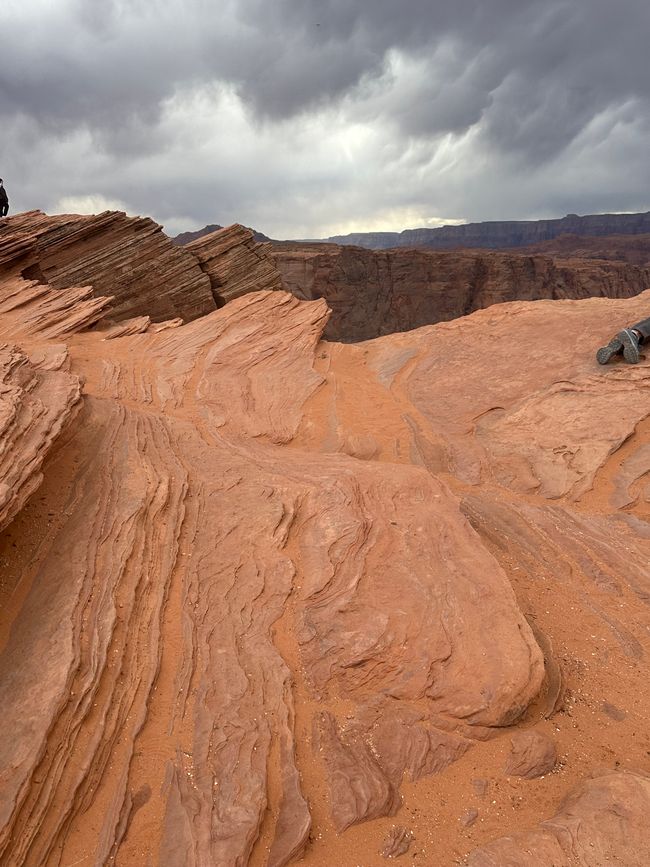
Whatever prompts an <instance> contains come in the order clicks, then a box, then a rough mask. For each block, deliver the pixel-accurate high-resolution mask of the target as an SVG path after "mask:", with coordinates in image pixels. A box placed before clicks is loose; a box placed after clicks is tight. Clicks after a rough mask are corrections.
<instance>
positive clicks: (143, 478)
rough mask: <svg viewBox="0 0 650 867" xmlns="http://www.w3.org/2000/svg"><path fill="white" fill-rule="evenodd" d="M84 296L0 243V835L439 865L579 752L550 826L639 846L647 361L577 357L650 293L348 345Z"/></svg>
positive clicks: (267, 856) (645, 647)
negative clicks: (543, 742)
mask: <svg viewBox="0 0 650 867" xmlns="http://www.w3.org/2000/svg"><path fill="white" fill-rule="evenodd" d="M249 252H250V251H249ZM11 261H14V262H15V254H14V257H13V258H12V259H11ZM253 273H255V272H253ZM29 276H30V275H28V277H29ZM251 279H253V278H252V277H251ZM32 293H36V295H35V296H34V297H32ZM39 293H44V294H39ZM75 293H78V295H76V294H75ZM59 299H60V300H61V305H60V306H58V307H57V305H56V302H57V301H58V300H59ZM90 302H92V304H95V303H99V299H97V298H94V297H88V296H87V294H86V293H85V291H82V290H76V289H74V287H70V288H68V289H67V290H65V291H64V290H61V289H59V288H56V287H54V286H51V285H49V286H45V287H44V285H43V284H34V283H33V282H32V280H31V279H26V278H25V277H24V276H23V275H21V272H20V270H18V271H16V269H15V268H14V270H13V271H11V269H9V271H7V272H5V273H3V274H0V335H2V340H3V341H5V342H6V343H7V344H8V348H7V349H6V350H2V352H0V371H4V372H3V373H2V382H3V383H4V385H3V391H2V394H0V397H2V401H3V406H4V409H3V410H2V414H3V417H4V419H5V421H3V422H2V424H1V425H0V456H1V457H2V460H0V483H2V484H3V485H4V487H3V488H2V492H3V493H2V501H1V503H0V505H1V506H2V508H3V509H4V512H2V513H0V520H4V521H5V527H4V530H3V532H2V533H0V562H2V565H3V573H2V580H1V581H0V706H1V707H2V712H3V717H2V721H3V738H2V741H1V742H0V863H2V864H7V865H12V867H14V865H15V867H18V865H26V867H51V865H68V867H70V865H74V864H84V863H89V864H101V865H104V864H116V865H124V867H127V865H128V867H132V865H136V867H140V865H142V867H144V865H163V867H166V865H169V867H177V865H190V867H192V865H193V867H198V865H207V864H218V865H220V867H221V865H223V867H229V865H232V867H243V865H252V867H257V865H263V864H268V865H285V864H290V863H294V862H296V860H297V859H298V858H299V857H301V856H302V857H303V859H304V860H303V863H304V864H305V865H307V867H309V865H312V867H325V865H327V867H331V865H332V864H337V865H339V864H340V865H342V867H352V865H356V864H364V865H368V867H376V865H378V864H385V863H386V862H385V860H384V859H383V857H382V855H381V854H380V853H381V852H382V851H385V846H386V840H387V836H388V835H389V834H390V832H391V830H392V829H394V828H395V827H396V826H399V827H403V828H406V827H407V828H408V835H409V840H410V848H409V851H408V853H407V855H406V856H403V857H404V858H405V859H407V860H408V859H410V858H411V857H413V856H415V857H416V858H417V863H423V864H426V863H441V864H448V863H453V862H454V860H456V861H458V860H460V859H462V858H465V857H467V856H468V855H469V854H470V852H471V851H472V850H478V852H475V854H474V855H472V856H471V857H473V858H474V859H476V858H480V857H491V855H489V853H490V852H491V851H492V850H491V849H490V846H497V847H498V846H501V845H502V844H501V842H497V843H491V841H499V840H500V838H502V837H504V835H506V836H512V834H513V832H514V831H520V830H521V829H523V828H526V827H535V826H536V825H538V823H539V822H540V820H541V819H543V818H544V817H545V816H549V815H553V814H554V813H557V805H558V804H559V803H560V801H561V798H562V797H563V796H564V795H565V794H566V793H567V792H568V791H571V790H574V789H576V787H577V792H578V794H577V795H576V796H575V798H574V799H573V800H570V801H569V802H568V803H569V807H565V808H562V810H561V811H560V813H559V814H558V815H559V816H560V818H559V819H557V817H556V820H557V822H559V823H560V825H562V827H565V826H566V828H567V831H566V834H565V832H564V831H563V832H562V834H565V836H566V839H567V840H569V841H571V839H572V838H571V836H570V835H573V836H574V837H577V836H579V843H577V844H576V845H579V847H580V850H579V851H581V852H582V851H583V850H584V851H585V852H590V851H593V852H595V853H597V854H598V855H599V856H600V855H602V853H609V850H608V849H607V848H606V846H610V849H611V850H612V852H614V854H615V855H616V856H617V857H618V854H619V853H620V856H621V858H622V859H623V861H622V863H625V864H627V865H632V867H635V865H638V867H641V865H645V864H647V854H648V853H647V848H648V845H649V842H648V841H649V840H650V833H649V832H648V829H647V823H643V824H642V823H641V821H640V816H641V815H642V814H643V813H646V812H647V806H648V805H647V799H648V793H647V780H646V778H645V777H643V776H642V774H640V773H636V772H633V771H632V770H629V769H634V768H639V769H641V770H643V768H644V767H646V766H647V749H648V744H647V739H646V738H645V735H644V734H643V732H644V731H645V728H644V726H645V713H646V708H647V706H648V703H649V702H650V679H649V678H648V677H647V655H648V651H649V650H650V647H649V643H650V639H649V635H650V630H649V628H648V627H649V626H650V618H649V615H648V607H647V602H648V598H650V569H649V566H648V563H649V562H650V529H649V527H650V500H649V493H648V484H647V482H648V474H649V473H650V466H649V465H648V463H647V449H648V445H649V444H650V443H649V437H650V424H649V423H648V418H649V413H650V409H649V404H648V401H647V399H646V397H647V393H648V390H649V388H650V372H649V371H650V367H649V363H648V360H647V359H645V358H644V359H643V361H642V362H641V363H640V364H639V365H638V366H636V367H630V366H627V365H623V364H622V363H613V364H612V365H611V366H609V367H608V368H605V369H603V368H599V367H598V366H597V365H596V363H595V361H594V357H593V356H594V349H595V348H596V347H597V346H598V345H599V343H600V342H601V341H602V340H603V339H604V338H605V337H607V336H608V335H609V332H610V330H611V328H612V326H613V324H614V323H617V324H618V323H619V322H627V321H630V320H632V319H637V318H640V315H641V313H642V312H643V311H644V310H646V309H647V307H648V305H649V304H650V293H645V294H644V295H642V296H640V297H638V298H633V299H624V300H609V299H607V300H602V299H590V300H583V301H557V302H549V301H541V302H539V303H537V304H528V303H524V302H517V303H513V304H504V305H500V306H498V307H493V308H490V309H488V310H481V311H478V312H476V313H474V314H472V315H471V316H468V317H464V318H461V319H458V320H455V321H453V322H448V323H442V324H439V325H435V326H429V327H427V328H422V329H418V330H416V331H412V332H409V333H406V334H398V335H392V336H390V337H386V338H381V339H378V340H374V341H372V342H369V343H365V344H357V345H344V344H329V343H326V342H323V341H322V339H321V338H322V334H323V331H324V329H325V327H326V325H327V320H328V315H329V314H328V310H327V307H326V305H325V303H324V301H323V300H319V301H315V302H308V303H306V302H301V301H299V300H297V299H296V298H294V297H292V296H291V295H290V294H288V293H286V292H275V291H264V292H257V293H253V294H246V295H244V296H242V297H239V298H236V299H235V300H233V301H232V302H231V303H229V304H227V305H226V306H225V307H223V308H222V309H219V310H215V311H213V312H211V313H209V314H208V315H206V316H203V317H201V318H197V319H195V320H194V321H192V322H189V323H187V324H184V325H179V324H178V322H177V321H175V320H174V319H173V318H172V319H171V321H169V322H166V323H164V324H158V325H156V324H153V323H152V322H151V321H149V319H148V318H147V317H148V314H147V313H144V312H143V313H141V314H140V315H139V316H138V317H132V318H131V319H130V321H126V322H123V323H120V325H119V327H117V328H116V327H115V324H114V323H112V322H111V321H110V318H111V315H110V311H108V312H107V314H106V315H107V319H106V321H105V322H103V321H100V322H99V323H98V324H96V325H95V326H94V327H93V328H91V329H88V328H87V325H88V324H89V323H91V322H95V321H96V319H97V316H100V315H101V312H102V311H104V310H105V308H106V305H107V304H108V302H107V300H106V298H104V299H102V301H101V304H102V305H103V306H102V307H101V309H97V308H96V307H94V306H92V307H89V303H90ZM34 304H36V305H40V309H42V310H43V322H46V323H47V325H46V327H45V328H41V327H39V322H38V321H35V319H34V310H35V308H34ZM37 320H38V317H37ZM172 326H175V327H172ZM50 329H54V330H53V331H52V332H51V334H50ZM80 329H81V330H80ZM157 329H161V330H157ZM11 335H13V336H12V337H11V339H10V336H11ZM108 338H110V339H108ZM14 347H16V348H14ZM2 359H4V361H3V360H2ZM3 365H4V366H3ZM82 381H83V394H81V393H80V384H81V383H82ZM0 408H1V407H0ZM75 413H76V415H75ZM621 503H624V504H625V505H624V506H621V505H620V504H621ZM7 522H8V523H7ZM559 681H561V682H562V684H563V690H559V689H558V682H559ZM559 696H563V698H561V699H560V698H559ZM558 702H559V705H558ZM605 704H607V705H608V706H611V707H616V708H617V709H619V710H620V711H621V712H624V713H625V716H622V714H619V716H620V719H618V720H614V719H613V718H612V717H611V716H610V715H608V714H607V713H606V712H605V711H604V710H603V707H604V706H605ZM556 710H559V712H556ZM553 714H554V715H553ZM550 715H553V717H552V719H549V718H548V717H549V716H550ZM533 725H534V727H535V730H538V731H540V732H541V733H543V734H544V735H545V736H552V737H553V740H554V741H555V742H556V744H557V749H558V756H559V757H560V762H559V764H558V768H557V769H556V771H555V773H553V774H550V775H547V776H545V778H544V779H543V780H542V779H533V780H521V779H519V778H517V777H511V778H510V779H508V780H506V779H505V778H504V776H503V767H504V764H505V761H506V758H507V754H508V750H509V746H510V742H511V738H512V737H513V736H514V735H515V734H516V732H518V731H520V730H529V729H530V728H531V727H532V726H533ZM617 764H618V765H620V766H621V770H620V771H619V772H618V773H616V774H613V775H612V774H608V775H607V776H606V777H602V778H599V779H600V780H601V782H598V780H596V781H595V782H588V783H586V784H585V780H586V779H587V778H588V777H589V775H590V774H591V772H592V771H593V770H594V769H595V768H602V767H605V768H610V769H612V768H614V767H616V765H617ZM623 769H625V770H623ZM480 781H488V782H487V783H486V785H485V786H483V785H481V786H480V787H477V785H476V784H477V782H480ZM603 781H604V782H603ZM580 787H583V788H580ZM594 787H595V788H594ZM486 791H487V792H488V795H487V797H484V798H482V799H481V795H482V794H484V793H485V792H486ZM479 807H480V821H476V822H475V823H474V824H467V825H463V823H462V822H460V821H459V817H460V816H462V815H463V814H464V812H465V811H467V810H472V809H474V810H476V809H477V808H479ZM567 810H569V812H568V813H567ZM571 811H574V812H575V815H577V816H578V818H579V821H580V823H581V825H580V833H579V835H577V831H576V830H575V827H576V826H575V825H573V824H571V821H569V820H566V821H565V819H564V818H562V817H565V816H569V815H573V813H572V812H571ZM369 820H372V821H369ZM608 823H609V825H608ZM560 825H558V827H560ZM610 825H611V827H610ZM614 826H615V827H614ZM539 833H540V834H542V835H543V836H544V841H543V843H542V844H540V848H539V850H538V852H537V854H538V855H539V853H540V852H541V853H542V854H544V853H545V852H546V851H547V850H548V851H550V852H551V853H553V857H555V854H557V853H558V852H559V853H562V852H564V851H565V850H564V848H563V847H564V845H565V843H564V839H565V837H563V836H562V834H555V833H554V832H553V833H552V834H551V836H550V838H548V839H547V837H546V836H545V835H546V831H545V830H544V831H543V832H539ZM606 833H607V834H608V838H609V840H610V843H606V842H605V837H606ZM535 834H536V835H537V836H535V840H537V838H538V837H539V834H538V833H537V832H535ZM393 842H394V843H395V844H396V846H397V848H396V849H395V853H397V851H398V849H400V848H402V846H401V844H400V843H399V841H398V840H397V838H394V840H393ZM403 842H405V838H404V839H403V840H402V843H403ZM632 843H633V845H632ZM508 845H509V844H508ZM516 845H518V844H516ZM528 845H529V844H528V842H525V846H528ZM549 846H550V847H551V848H550V849H549V848H548V847H549ZM554 846H555V849H554V848H553V847H554ZM557 846H560V849H559V850H558V849H557ZM543 847H546V848H543ZM496 851H497V852H498V851H499V850H498V849H497V850H496ZM508 851H509V850H508ZM567 851H568V850H567ZM486 852H487V853H488V854H487V855H485V853H486ZM481 853H483V854H481ZM540 857H541V856H540ZM586 857H587V856H585V858H586ZM625 859H627V860H625ZM475 863H481V862H476V861H475ZM488 863H489V862H488ZM497 863H498V862H497ZM504 863H505V862H504ZM514 863H516V862H514ZM524 863H525V862H524ZM536 863H542V864H543V863H545V862H544V861H543V860H539V858H538V861H537V862H536ZM550 863H554V862H553V861H550V862H549V864H550ZM559 863H563V862H559ZM584 863H587V864H590V863H593V864H594V865H595V864H596V863H608V862H606V861H605V862H597V861H595V860H594V861H591V862H590V861H588V860H585V861H584ZM611 863H616V861H615V860H613V861H611Z"/></svg>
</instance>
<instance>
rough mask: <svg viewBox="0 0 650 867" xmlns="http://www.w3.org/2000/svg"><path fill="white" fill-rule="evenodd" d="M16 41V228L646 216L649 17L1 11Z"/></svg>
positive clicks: (69, 3)
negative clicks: (67, 219)
mask: <svg viewBox="0 0 650 867" xmlns="http://www.w3.org/2000/svg"><path fill="white" fill-rule="evenodd" d="M0 29H1V32H2V33H3V50H2V52H1V53H0V129H1V130H2V139H3V151H2V166H0V174H2V175H4V177H5V180H6V182H7V187H8V189H9V192H10V194H11V196H12V204H14V205H15V206H16V207H35V206H40V207H45V208H49V209H53V208H55V207H57V206H58V205H60V203H61V202H62V201H67V202H70V201H72V203H73V204H74V202H79V201H81V200H82V199H84V197H85V198H86V199H87V198H88V197H92V201H93V202H101V200H102V197H103V199H106V200H109V201H114V200H117V201H121V202H123V203H124V205H125V206H126V207H128V208H129V209H130V210H132V211H141V212H145V213H151V214H152V215H153V216H155V217H156V218H158V219H161V220H166V221H167V222H168V223H169V225H170V229H171V230H174V229H175V228H181V227H184V226H189V225H190V224H192V225H199V224H202V223H206V222H214V221H220V222H222V221H228V220H235V219H239V220H242V221H243V222H248V223H249V224H253V225H256V226H257V227H259V228H260V229H262V230H263V231H266V232H268V233H270V234H272V235H276V236H277V235H285V236H286V235H289V234H293V235H302V236H305V235H309V236H314V235H318V234H321V233H323V232H327V231H329V230H332V231H334V230H336V229H337V228H342V227H345V226H350V227H352V226H353V224H354V227H358V228H361V227H362V226H363V225H368V226H369V227H372V228H379V227H380V226H381V224H382V221H383V222H384V223H385V224H386V228H397V227H398V226H400V227H401V226H402V225H406V224H407V223H408V224H411V223H412V221H416V222H417V221H418V220H420V221H422V220H427V219H433V218H437V217H438V218H464V219H489V218H502V217H512V218H523V217H535V216H550V215H560V214H561V213H563V212H566V211H567V210H570V211H579V212H587V211H598V210H606V209H612V210H633V209H637V208H641V209H645V208H648V207H650V202H648V199H647V198H646V197H645V194H644V192H643V191H644V189H647V186H648V181H650V169H648V168H647V167H646V159H645V142H646V141H647V126H648V119H649V118H650V105H649V100H650V69H649V68H648V65H647V62H646V60H645V52H646V45H645V41H646V37H647V33H648V32H649V30H650V7H648V5H647V3H646V2H645V0H622V2H619V3H618V4H617V5H616V6H614V5H613V4H611V3H609V2H605V0H547V2H539V0H483V2H479V0H457V2H456V3H454V4H449V3H446V4H442V3H432V2H431V0H402V2H401V3H400V4H397V3H395V2H394V0H390V2H389V0H357V2H353V0H320V2H316V0H311V2H305V0H274V2H273V3H269V2H268V0H222V2H221V3H219V4H218V5H216V4H213V3H212V2H210V0H155V2H152V0H104V2H103V3H101V4H100V3H95V2H93V0H57V3H56V4H52V3H50V2H46V0H20V2H18V0H5V2H4V3H3V4H2V8H1V9H0ZM633 173H634V174H633ZM400 220H401V221H403V222H402V223H401V224H400ZM388 223H391V225H387V224H388Z"/></svg>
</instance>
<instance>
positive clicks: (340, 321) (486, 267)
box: [270, 243, 650, 341]
mask: <svg viewBox="0 0 650 867" xmlns="http://www.w3.org/2000/svg"><path fill="white" fill-rule="evenodd" d="M270 256H271V257H272V258H273V260H274V261H275V263H276V265H277V268H278V270H279V271H280V273H281V275H282V280H283V283H284V285H285V287H286V288H287V289H288V290H289V291H290V292H292V293H293V294H294V295H295V296H296V297H298V298H303V299H307V300H311V299H315V298H324V299H325V301H326V302H327V304H328V306H329V307H330V308H331V310H332V316H331V318H330V321H329V323H328V325H327V328H326V331H325V335H326V336H327V337H328V338H330V339H333V340H344V341H354V340H366V339H370V338H373V337H378V336H380V335H383V334H390V333H393V332H395V331H408V330H410V329H412V328H418V327H420V326H422V325H430V324H432V323H435V322H443V321H448V320H450V319H455V318H457V317H459V316H464V315H467V314H468V313H472V312H473V311H475V310H479V309H481V308H483V307H488V306H490V305H492V304H496V303H501V302H504V301H513V300H530V301H534V300H538V299H542V298H547V299H559V298H588V297H609V298H629V297H631V296H633V295H637V294H638V293H639V292H642V291H644V290H645V289H647V288H650V268H638V267H635V266H632V265H627V264H624V263H613V262H612V263H605V262H588V261H583V260H572V261H570V262H555V261H554V260H553V259H552V258H550V257H548V256H540V255H536V256H522V255H517V254H510V253H492V252H490V253H481V252H477V251H458V252H434V251H426V250H390V251H370V250H365V249H362V248H360V247H339V246H334V245H320V244H302V245H300V244H288V243H287V244H276V245H273V247H272V249H271V252H270Z"/></svg>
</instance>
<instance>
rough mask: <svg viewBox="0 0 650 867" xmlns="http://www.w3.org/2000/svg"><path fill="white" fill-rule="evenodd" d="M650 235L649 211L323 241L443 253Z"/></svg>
mask: <svg viewBox="0 0 650 867" xmlns="http://www.w3.org/2000/svg"><path fill="white" fill-rule="evenodd" d="M648 232H650V211H648V212H646V213H643V214H589V215H587V216H584V217H579V216H578V215H577V214H567V216H566V217H561V218H560V219H555V220H503V221H499V220H495V221H491V222H485V223H465V224H463V225H461V226H441V227H440V228H438V229H405V230H404V231H403V232H356V233H353V234H350V235H336V236H333V237H331V238H327V239H325V240H326V241H328V242H330V243H334V244H351V245H353V246H359V247H369V248H370V249H375V250H385V249H388V248H390V247H429V248H430V249H434V250H445V249H451V248H459V247H489V248H492V249H499V248H505V247H523V246H526V245H527V244H536V243H539V242H540V241H549V240H551V239H552V238H557V237H558V235H566V234H572V235H591V236H594V235H640V234H645V233H648Z"/></svg>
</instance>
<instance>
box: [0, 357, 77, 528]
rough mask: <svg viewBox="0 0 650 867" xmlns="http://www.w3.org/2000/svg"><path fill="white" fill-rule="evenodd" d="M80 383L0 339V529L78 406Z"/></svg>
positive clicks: (35, 483) (35, 481) (36, 481)
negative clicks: (37, 365) (34, 361)
mask: <svg viewBox="0 0 650 867" xmlns="http://www.w3.org/2000/svg"><path fill="white" fill-rule="evenodd" d="M80 391H81V389H80V383H79V380H78V379H77V377H76V376H70V375H69V374H67V373H63V372H61V371H58V370H48V369H46V368H43V369H38V368H35V367H34V365H33V364H31V363H30V361H29V359H28V358H27V357H26V356H25V355H24V354H23V353H22V352H20V350H18V349H17V348H16V347H13V346H7V345H6V344H5V345H0V529H2V528H4V527H5V526H6V525H7V524H8V523H9V522H10V521H11V519H12V518H13V517H14V515H15V514H16V513H17V512H18V511H20V509H21V508H22V507H23V506H24V505H25V503H26V501H27V500H28V498H29V497H30V495H31V494H33V492H34V491H35V490H36V489H37V488H38V487H39V486H40V484H41V481H42V478H43V477H42V474H41V467H42V465H43V461H44V460H45V458H46V456H47V454H48V452H49V451H50V449H51V448H52V446H53V444H54V443H55V441H56V439H57V437H58V436H59V435H60V433H61V431H62V430H64V428H65V427H66V426H67V425H68V424H69V423H70V421H71V419H72V418H74V416H75V414H76V412H77V411H78V409H79V404H80V398H81V395H80Z"/></svg>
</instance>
